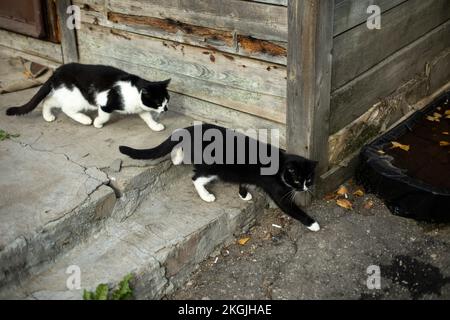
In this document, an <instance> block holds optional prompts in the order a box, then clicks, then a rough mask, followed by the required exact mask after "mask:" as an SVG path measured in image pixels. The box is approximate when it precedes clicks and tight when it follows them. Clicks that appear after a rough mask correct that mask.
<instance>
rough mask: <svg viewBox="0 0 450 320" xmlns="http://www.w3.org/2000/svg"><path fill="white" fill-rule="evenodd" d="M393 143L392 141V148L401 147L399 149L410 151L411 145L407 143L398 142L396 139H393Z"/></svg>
mask: <svg viewBox="0 0 450 320" xmlns="http://www.w3.org/2000/svg"><path fill="white" fill-rule="evenodd" d="M391 143H392V149H395V148H399V149H402V150H404V151H409V146H408V145H406V144H401V143H399V142H396V141H391Z"/></svg>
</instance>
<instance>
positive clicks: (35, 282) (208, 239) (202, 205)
mask: <svg viewBox="0 0 450 320" xmlns="http://www.w3.org/2000/svg"><path fill="white" fill-rule="evenodd" d="M170 171H173V173H174V174H176V175H177V176H178V179H173V180H172V181H173V182H172V183H166V184H165V185H164V186H162V187H161V188H158V189H157V190H156V191H154V192H149V193H148V194H147V195H146V196H145V199H143V201H141V203H140V205H139V207H138V208H137V210H136V211H135V213H134V214H133V215H132V216H130V217H128V218H126V219H124V220H121V221H119V220H116V219H110V220H109V221H108V223H107V224H106V225H105V226H104V228H103V229H102V230H101V231H100V232H99V233H97V234H94V235H92V236H91V237H90V238H88V239H87V240H86V241H85V242H84V243H82V244H80V245H78V246H77V247H75V248H74V249H72V250H70V251H69V252H67V253H66V254H64V255H62V256H61V257H60V258H59V259H57V260H56V261H55V262H54V263H52V264H49V265H48V268H45V269H43V270H42V271H41V272H40V273H38V274H36V275H35V276H34V277H32V278H31V279H28V280H27V281H24V282H23V283H21V285H20V286H18V287H14V288H7V289H5V290H2V291H0V297H3V298H29V299H81V298H82V290H83V289H88V290H93V289H94V288H95V287H96V286H97V285H98V284H100V283H107V284H109V285H110V286H114V285H116V284H117V283H118V282H119V281H120V280H121V279H122V278H123V277H124V276H125V275H127V274H129V273H133V274H134V280H133V282H132V285H133V287H134V295H135V298H138V299H144V298H146V299H158V298H161V297H163V296H164V295H166V294H169V293H171V292H172V291H173V290H174V289H176V288H179V287H180V286H181V285H182V284H183V283H184V282H185V281H186V280H187V279H188V277H189V275H190V273H191V272H192V271H194V269H195V268H196V266H197V264H198V263H200V262H201V261H202V260H204V259H205V258H206V257H208V256H209V255H210V254H211V253H212V252H213V251H214V250H216V249H217V248H218V247H220V246H221V245H223V244H224V243H226V242H227V241H231V240H232V239H233V234H235V233H240V232H242V230H243V229H246V228H248V227H249V226H250V225H251V224H252V222H253V221H254V218H255V214H257V213H258V212H261V211H262V210H263V207H264V206H265V204H266V201H265V198H264V197H263V196H262V195H261V194H260V193H258V192H257V191H253V192H252V193H253V200H251V201H243V200H241V199H240V197H239V195H238V187H237V186H235V185H227V184H223V183H220V182H217V183H213V184H211V186H209V189H210V191H211V192H212V193H214V194H215V195H216V201H215V202H214V203H206V202H204V201H202V200H201V199H200V198H199V197H198V195H197V193H196V191H195V189H194V187H193V185H192V182H191V179H190V176H191V174H190V171H191V169H190V168H189V166H177V167H174V168H172V169H171V170H170ZM72 265H76V266H78V267H79V268H80V270H81V290H72V291H71V290H68V289H67V286H66V281H67V279H68V277H69V275H68V274H66V270H67V268H68V267H69V266H72Z"/></svg>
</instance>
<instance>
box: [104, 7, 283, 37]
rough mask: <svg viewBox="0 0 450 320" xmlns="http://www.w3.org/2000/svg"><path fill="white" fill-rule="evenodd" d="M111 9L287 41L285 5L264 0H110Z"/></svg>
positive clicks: (109, 8)
mask: <svg viewBox="0 0 450 320" xmlns="http://www.w3.org/2000/svg"><path fill="white" fill-rule="evenodd" d="M108 10H109V11H113V12H120V13H125V14H130V15H137V16H139V15H141V16H148V17H154V18H161V19H167V18H169V19H173V20H176V21H180V22H183V23H187V24H192V25H199V26H203V27H215V28H218V29H224V30H230V31H236V32H237V33H239V34H242V35H249V36H253V37H256V38H258V39H262V40H276V41H286V38H287V10H286V7H283V6H271V5H267V4H264V3H257V2H248V1H240V0H227V1H222V0H165V1H159V0H110V1H109V5H108Z"/></svg>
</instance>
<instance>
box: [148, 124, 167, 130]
mask: <svg viewBox="0 0 450 320" xmlns="http://www.w3.org/2000/svg"><path fill="white" fill-rule="evenodd" d="M150 129H152V130H153V131H163V130H164V129H165V127H164V125H163V124H162V123H157V124H154V125H152V126H151V127H150Z"/></svg>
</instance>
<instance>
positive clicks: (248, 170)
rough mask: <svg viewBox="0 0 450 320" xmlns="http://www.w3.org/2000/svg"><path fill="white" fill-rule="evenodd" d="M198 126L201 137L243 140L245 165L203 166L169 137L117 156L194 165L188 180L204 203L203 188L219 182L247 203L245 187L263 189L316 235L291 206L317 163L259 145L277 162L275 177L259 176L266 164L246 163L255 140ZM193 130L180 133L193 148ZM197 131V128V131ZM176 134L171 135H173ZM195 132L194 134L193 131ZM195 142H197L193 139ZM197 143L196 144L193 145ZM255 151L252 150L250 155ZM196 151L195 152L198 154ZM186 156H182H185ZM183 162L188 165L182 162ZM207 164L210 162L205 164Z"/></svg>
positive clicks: (224, 151) (206, 197)
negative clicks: (234, 186)
mask: <svg viewBox="0 0 450 320" xmlns="http://www.w3.org/2000/svg"><path fill="white" fill-rule="evenodd" d="M200 126H201V129H199V130H201V132H202V134H203V133H205V131H207V130H208V129H211V128H213V129H217V130H219V131H220V132H221V134H222V136H223V137H226V136H227V133H230V132H233V134H234V135H236V136H239V135H240V136H241V138H243V139H245V146H246V148H245V150H246V151H245V158H242V157H241V159H245V161H241V163H242V164H239V163H238V162H237V161H236V162H234V163H235V164H229V162H228V161H227V163H224V162H222V163H212V164H207V163H205V161H203V160H202V161H201V162H200V163H198V161H197V162H196V161H195V155H194V153H195V152H194V151H195V149H194V148H189V150H191V151H185V150H184V148H183V147H180V146H182V143H180V142H179V141H176V140H178V139H173V138H172V136H171V137H169V138H168V139H167V140H165V141H164V142H163V143H162V144H160V145H159V146H157V147H155V148H152V149H144V150H137V149H133V148H130V147H126V146H120V147H119V149H120V152H121V153H123V154H125V155H128V156H129V157H131V158H133V159H142V160H143V159H160V158H165V157H167V156H169V154H171V156H172V161H173V163H174V164H176V165H177V164H181V163H182V162H185V163H186V162H187V163H193V165H194V176H193V178H192V180H193V183H194V186H195V189H196V190H197V192H198V194H199V196H200V197H201V198H202V199H203V200H204V201H206V202H212V201H214V200H215V196H214V195H213V194H211V193H210V192H208V190H206V188H205V186H206V184H208V183H209V182H211V181H213V180H215V179H220V180H223V181H225V182H231V183H236V184H239V195H240V197H241V198H242V199H243V200H251V199H252V196H251V194H250V193H249V192H248V191H247V188H246V187H245V185H256V186H258V187H260V188H261V189H263V190H264V191H265V192H266V193H267V194H268V195H269V196H270V198H272V200H273V201H274V202H275V203H276V204H277V205H278V207H279V208H280V209H281V210H283V211H284V212H285V213H287V214H288V215H290V216H292V217H293V218H295V219H297V220H299V221H300V222H301V223H303V224H304V225H305V226H306V227H307V228H308V229H309V230H311V231H319V230H320V226H319V224H318V223H317V222H316V221H314V219H312V218H311V217H309V216H308V215H307V214H306V213H305V212H304V211H303V210H302V209H300V208H299V207H298V206H297V205H296V204H295V202H294V198H295V195H296V194H297V193H298V192H305V191H308V190H309V189H310V188H311V187H312V185H313V181H314V171H315V167H316V165H317V162H315V161H311V160H308V159H305V158H303V157H300V156H296V155H292V154H287V153H285V152H284V151H282V150H280V149H279V148H275V147H274V146H271V145H267V144H263V143H261V144H260V145H259V147H258V148H260V147H261V146H262V147H263V148H269V147H270V148H272V150H273V151H272V152H275V153H278V154H277V155H278V161H279V165H278V168H277V170H276V173H275V174H272V175H263V174H262V173H261V172H262V171H261V168H263V167H267V164H262V163H261V161H259V159H258V161H257V162H255V161H253V162H251V161H249V159H250V156H249V151H248V150H251V149H250V143H251V142H252V143H254V142H255V140H253V139H252V138H250V137H248V136H246V135H242V134H240V133H237V132H235V131H233V130H229V129H225V128H223V127H219V126H215V125H211V124H203V125H200ZM195 128H196V126H191V127H187V128H185V129H183V130H186V131H187V132H188V133H189V137H190V138H189V139H190V140H191V141H190V143H191V145H194V144H195V141H194V137H195V133H194V131H195V130H196V129H195ZM197 130H198V127H197ZM175 132H176V131H174V133H173V134H172V135H174V134H175ZM197 132H198V131H197ZM195 139H198V138H195ZM197 142H198V141H197ZM212 142H213V140H210V141H201V142H200V143H201V150H200V152H203V151H204V150H205V148H207V147H208V145H210V144H211V143H212ZM222 145H223V148H222V147H221V150H219V153H221V154H222V155H223V158H224V159H225V158H226V157H227V152H228V154H230V151H231V149H227V147H226V146H225V144H222ZM254 150H255V149H253V151H254ZM198 151H199V149H197V153H198ZM233 151H234V153H233V155H232V157H234V156H235V155H236V154H237V152H238V151H237V144H234V150H233ZM189 152H190V154H185V153H189ZM186 159H187V160H188V161H186ZM208 163H210V162H208Z"/></svg>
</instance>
